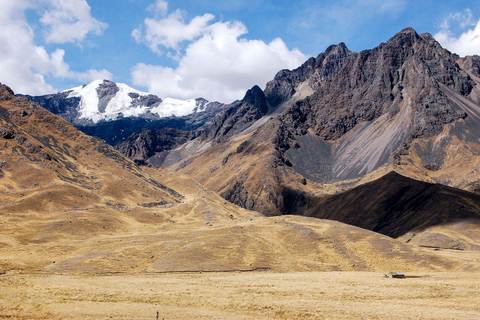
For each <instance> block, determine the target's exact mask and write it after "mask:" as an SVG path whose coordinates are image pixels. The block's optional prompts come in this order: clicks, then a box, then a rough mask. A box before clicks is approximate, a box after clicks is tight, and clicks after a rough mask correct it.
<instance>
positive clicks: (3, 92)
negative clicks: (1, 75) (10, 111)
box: [0, 83, 15, 100]
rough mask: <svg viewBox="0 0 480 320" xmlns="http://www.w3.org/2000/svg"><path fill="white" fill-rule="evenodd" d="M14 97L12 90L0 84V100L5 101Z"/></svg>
mask: <svg viewBox="0 0 480 320" xmlns="http://www.w3.org/2000/svg"><path fill="white" fill-rule="evenodd" d="M14 95H15V93H14V92H13V90H12V89H10V87H9V86H6V85H4V84H2V83H0V99H2V100H7V99H9V98H12V97H13V96H14Z"/></svg>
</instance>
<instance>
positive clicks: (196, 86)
mask: <svg viewBox="0 0 480 320" xmlns="http://www.w3.org/2000/svg"><path fill="white" fill-rule="evenodd" d="M213 19H214V16H213V15H211V14H205V15H203V16H197V17H195V18H194V19H192V21H190V22H189V23H186V22H185V21H184V19H183V15H182V13H181V12H179V11H176V12H174V13H172V14H170V15H169V16H168V17H166V18H162V19H146V20H145V26H146V28H147V31H146V32H145V33H142V31H140V29H136V31H134V33H133V36H134V37H135V38H137V40H139V39H141V40H142V41H143V42H145V43H146V44H147V45H148V46H149V47H150V48H151V49H152V50H153V51H155V52H159V51H160V48H163V49H170V48H171V49H174V50H175V51H176V52H177V54H178V56H177V59H178V66H177V67H176V68H168V67H162V66H158V65H148V64H144V63H139V64H137V65H136V66H135V67H134V68H133V69H132V80H133V83H134V84H135V85H139V86H143V87H147V88H148V90H149V91H150V92H152V93H155V94H157V95H159V96H161V97H165V96H170V97H177V98H197V97H204V98H206V99H209V100H218V101H222V102H231V101H233V100H236V99H240V98H242V97H243V95H244V94H245V92H246V90H247V89H249V88H251V87H252V86H254V85H256V84H257V85H260V86H264V85H265V84H266V82H267V81H269V80H271V79H273V77H274V76H275V74H276V73H277V72H278V71H279V70H281V69H285V68H288V69H292V68H296V67H298V66H300V64H302V63H303V62H304V61H305V60H306V59H307V56H305V55H304V54H303V53H302V52H300V50H298V49H293V50H289V49H288V47H287V45H286V44H285V42H284V41H283V40H282V39H280V38H277V39H275V40H273V41H271V42H270V43H268V44H267V43H265V42H263V41H262V40H247V39H243V38H241V37H242V36H244V35H245V34H247V32H248V31H247V28H246V27H245V25H243V24H242V23H241V22H238V21H230V22H216V23H211V21H212V20H213ZM153 25H155V26H156V28H153V27H151V26H153ZM187 30H188V31H187ZM138 37H140V38H138ZM183 41H188V44H187V45H186V47H185V50H184V53H182V52H181V49H183V48H182V47H181V46H180V45H181V44H182V42H183Z"/></svg>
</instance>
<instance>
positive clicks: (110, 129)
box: [27, 80, 223, 145]
mask: <svg viewBox="0 0 480 320" xmlns="http://www.w3.org/2000/svg"><path fill="white" fill-rule="evenodd" d="M27 97H28V98H29V99H31V100H33V101H35V102H37V103H38V104H40V105H41V106H42V107H44V108H45V109H47V110H49V111H50V112H52V113H54V114H57V115H59V116H61V117H62V118H64V119H65V120H67V121H69V122H70V123H72V124H74V125H75V126H76V127H77V128H78V129H80V130H82V131H83V132H85V133H87V134H90V135H94V136H97V137H99V138H102V139H104V140H106V141H107V142H108V143H110V144H112V145H114V144H116V143H118V142H119V141H123V140H124V139H125V138H126V137H128V136H129V135H131V134H132V133H134V132H136V131H139V130H142V129H144V128H152V129H161V128H164V127H171V128H178V129H188V130H189V129H196V128H199V127H201V126H203V125H205V124H208V123H209V122H210V121H211V120H212V119H213V117H214V116H215V115H216V114H217V111H218V110H220V109H222V107H223V104H221V103H219V102H209V101H207V100H205V99H203V98H198V99H189V100H179V99H173V98H163V99H162V98H160V97H158V96H156V95H153V94H150V93H148V92H143V91H139V90H136V89H133V88H131V87H129V86H128V85H126V84H123V83H115V82H112V81H109V80H95V81H93V82H91V83H89V84H87V85H83V86H79V87H75V88H72V89H68V90H64V91H61V92H59V93H56V94H49V95H44V96H37V97H32V96H27Z"/></svg>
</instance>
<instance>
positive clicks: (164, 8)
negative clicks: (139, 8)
mask: <svg viewBox="0 0 480 320" xmlns="http://www.w3.org/2000/svg"><path fill="white" fill-rule="evenodd" d="M148 10H149V11H152V12H154V13H156V14H157V15H160V16H162V17H163V16H165V15H166V14H167V12H168V2H167V1H165V0H157V1H155V3H154V4H152V5H151V6H150V7H148Z"/></svg>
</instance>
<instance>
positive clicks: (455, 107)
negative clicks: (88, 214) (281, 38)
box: [146, 28, 480, 215]
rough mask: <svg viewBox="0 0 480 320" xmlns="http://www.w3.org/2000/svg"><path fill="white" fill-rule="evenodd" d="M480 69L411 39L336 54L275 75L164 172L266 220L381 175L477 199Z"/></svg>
mask: <svg viewBox="0 0 480 320" xmlns="http://www.w3.org/2000/svg"><path fill="white" fill-rule="evenodd" d="M478 65H479V57H478V56H474V57H466V58H460V57H459V56H458V55H456V54H453V53H451V52H449V51H448V50H446V49H444V48H442V47H441V46H440V44H439V43H438V42H436V41H435V39H434V38H433V37H432V36H431V35H429V34H422V35H419V34H417V33H416V32H415V30H413V29H411V28H406V29H404V30H402V31H401V32H399V33H398V34H396V35H395V36H394V37H392V38H391V39H390V40H389V41H387V42H386V43H382V44H380V45H379V46H378V47H376V48H374V49H371V50H364V51H362V52H359V53H356V52H353V51H350V50H348V48H347V47H346V46H345V44H343V43H340V44H338V45H333V46H330V47H329V48H328V49H327V50H326V51H325V52H324V53H322V54H320V55H319V56H318V57H317V58H310V59H309V60H307V61H306V62H305V63H304V64H303V65H302V66H300V67H299V68H297V69H295V70H292V71H290V70H283V71H280V72H279V73H278V74H277V75H276V77H275V78H274V80H272V81H271V82H269V83H268V84H267V86H266V88H265V91H263V92H262V90H259V88H256V87H254V88H252V89H251V90H250V91H249V92H248V93H247V95H246V96H245V98H244V99H243V100H241V101H238V102H235V103H233V104H231V105H229V106H227V107H226V108H225V110H228V111H226V112H224V113H221V114H220V115H219V116H218V117H217V118H216V119H214V120H213V121H212V123H211V124H210V125H209V126H207V127H205V128H203V129H201V130H199V131H198V132H197V133H196V134H195V135H193V138H192V140H189V142H188V148H187V144H185V145H175V146H174V149H175V152H174V154H175V157H172V158H170V159H169V161H167V162H165V163H168V166H171V165H172V163H175V162H176V163H177V164H176V165H175V164H174V165H173V168H174V169H175V170H179V171H181V172H185V173H189V174H192V175H193V176H194V177H195V178H197V179H199V180H200V181H201V182H202V183H204V184H206V185H208V186H210V187H211V188H212V189H213V190H215V191H217V192H219V193H221V194H222V195H223V196H224V197H225V198H226V199H227V200H229V201H232V202H234V203H236V204H239V205H241V206H244V207H246V208H249V209H254V210H259V211H261V212H263V213H264V214H267V215H271V214H279V213H287V212H292V202H291V201H292V199H295V198H296V196H295V194H296V191H295V190H298V191H302V192H303V191H305V190H310V191H308V192H315V193H318V192H324V191H322V190H324V189H325V188H326V187H325V184H327V185H332V188H333V189H335V188H337V187H335V186H334V185H342V184H345V183H347V184H350V185H355V183H358V181H360V180H361V179H364V178H365V177H366V178H365V179H368V177H369V176H370V175H375V172H377V171H378V170H384V171H383V172H388V171H391V170H395V171H399V172H401V173H402V174H404V175H406V176H410V177H413V178H417V179H420V180H424V181H428V182H437V183H442V184H446V185H450V186H453V187H459V188H463V189H466V190H472V188H474V187H475V186H476V185H477V184H479V183H480V177H477V176H476V175H474V174H471V173H470V172H473V171H474V170H477V169H475V168H477V161H478V160H477V159H478V157H477V153H476V151H473V150H477V149H478V141H479V140H478V139H479V138H480V131H479V130H478V128H479V127H480V95H479V94H480V89H479V88H480V85H479V84H480V80H479V79H478V77H476V76H475V74H476V72H477V73H478V70H479V68H478ZM251 97H256V98H255V99H252V98H251ZM252 102H253V103H252ZM454 144H456V145H458V146H461V148H457V149H455V148H454V147H453V145H454ZM240 145H242V146H243V147H242V148H241V149H242V150H243V151H242V152H239V153H237V152H236V149H237V147H239V146H240ZM192 146H197V147H192ZM460 149H461V150H462V151H460ZM192 150H193V151H192ZM162 152H163V156H164V157H166V158H168V155H165V154H166V153H168V151H167V152H166V150H163V151H162ZM460 154H461V157H463V158H460ZM207 159H208V160H207ZM226 159H227V160H226ZM454 159H456V160H454ZM225 160H226V161H225ZM146 161H147V162H148V159H146ZM207 161H208V163H209V164H210V165H209V166H208V169H205V170H198V166H199V165H200V163H203V166H204V167H205V165H204V164H205V163H207ZM255 166H261V168H262V169H261V170H260V171H261V172H262V176H261V177H260V176H259V172H258V170H257V169H256V168H255ZM460 167H461V168H462V169H461V170H460V171H458V170H457V171H458V172H462V173H461V174H459V173H457V174H456V175H453V176H452V174H453V171H454V170H455V169H454V168H460ZM232 170H233V172H234V173H232ZM452 177H455V178H453V179H452ZM225 181H228V183H225ZM312 188H313V189H312ZM328 188H330V187H328ZM292 190H293V191H292ZM295 202H296V201H295V200H294V201H293V206H294V207H293V209H295V208H296V206H297V205H295V204H294V203H295Z"/></svg>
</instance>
